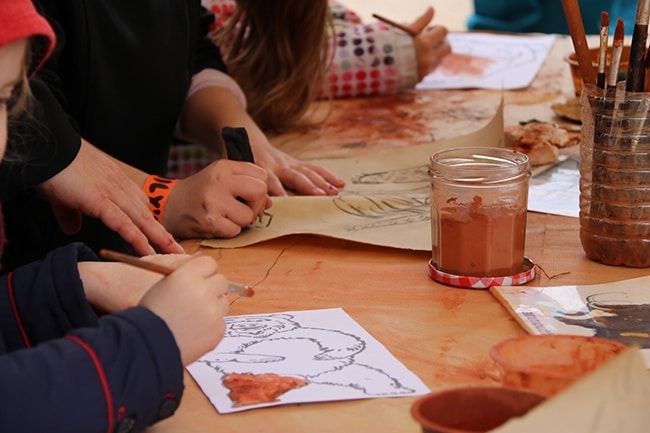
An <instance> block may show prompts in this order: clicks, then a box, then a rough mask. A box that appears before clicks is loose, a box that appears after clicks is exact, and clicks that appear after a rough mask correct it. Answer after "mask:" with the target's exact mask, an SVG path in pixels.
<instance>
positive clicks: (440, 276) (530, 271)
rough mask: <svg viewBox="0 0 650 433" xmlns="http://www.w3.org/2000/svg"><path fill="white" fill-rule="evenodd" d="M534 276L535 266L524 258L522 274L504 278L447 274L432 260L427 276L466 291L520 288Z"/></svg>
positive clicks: (535, 272) (535, 273)
mask: <svg viewBox="0 0 650 433" xmlns="http://www.w3.org/2000/svg"><path fill="white" fill-rule="evenodd" d="M536 275H537V266H535V264H534V263H533V261H532V260H530V259H529V258H528V257H524V266H523V270H522V272H520V273H518V274H515V275H508V276H505V277H471V276H462V275H453V274H448V273H446V272H442V271H441V270H439V269H438V268H437V267H436V265H435V264H434V263H433V260H429V276H430V277H431V278H433V279H434V280H435V281H437V282H439V283H442V284H447V285H449V286H456V287H465V288H468V289H489V288H490V287H492V286H520V285H522V284H526V283H527V282H529V281H531V280H533V279H534V278H535V276H536Z"/></svg>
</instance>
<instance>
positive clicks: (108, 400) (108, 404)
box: [64, 335, 114, 433]
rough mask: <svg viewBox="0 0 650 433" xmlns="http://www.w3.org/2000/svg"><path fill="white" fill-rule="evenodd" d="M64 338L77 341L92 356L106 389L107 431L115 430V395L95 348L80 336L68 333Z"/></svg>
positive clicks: (103, 387) (100, 379)
mask: <svg viewBox="0 0 650 433" xmlns="http://www.w3.org/2000/svg"><path fill="white" fill-rule="evenodd" d="M64 338H67V339H69V340H72V341H74V342H75V343H77V344H78V345H79V346H81V347H82V348H83V349H84V350H85V351H86V352H87V353H88V356H90V359H91V360H92V361H93V364H94V365H95V369H96V370H97V376H98V377H99V381H100V382H101V384H102V389H103V390H104V398H105V399H106V411H107V412H108V427H107V428H106V432H107V433H110V432H112V431H113V428H114V426H113V397H112V396H111V390H110V387H109V386H108V380H106V374H105V373H104V369H103V368H102V364H101V362H99V358H98V357H97V354H96V353H95V351H94V350H93V348H92V347H90V346H89V345H88V344H86V342H85V341H83V340H82V339H80V338H78V337H75V336H74V335H67V336H65V337H64Z"/></svg>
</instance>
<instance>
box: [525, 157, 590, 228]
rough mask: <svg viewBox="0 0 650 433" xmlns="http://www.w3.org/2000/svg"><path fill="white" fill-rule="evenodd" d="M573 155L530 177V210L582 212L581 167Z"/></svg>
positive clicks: (565, 212) (570, 214)
mask: <svg viewBox="0 0 650 433" xmlns="http://www.w3.org/2000/svg"><path fill="white" fill-rule="evenodd" d="M578 159H579V158H578V156H577V155H576V156H571V157H569V158H566V159H565V160H564V161H562V162H560V163H559V164H556V165H555V166H553V167H551V168H549V169H548V170H546V171H545V172H543V173H540V174H538V175H536V176H534V177H533V178H531V179H530V187H529V189H528V210H529V211H533V212H540V213H547V214H552V215H562V216H570V217H576V218H577V217H578V216H579V213H580V168H579V162H578Z"/></svg>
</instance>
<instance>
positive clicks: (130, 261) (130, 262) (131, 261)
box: [99, 249, 255, 297]
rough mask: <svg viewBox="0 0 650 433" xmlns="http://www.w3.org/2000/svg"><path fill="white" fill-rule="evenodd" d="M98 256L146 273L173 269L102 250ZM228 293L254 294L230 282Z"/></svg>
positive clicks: (163, 272)
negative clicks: (144, 270)
mask: <svg viewBox="0 0 650 433" xmlns="http://www.w3.org/2000/svg"><path fill="white" fill-rule="evenodd" d="M99 256H100V257H101V258H103V259H106V260H113V261H115V262H121V263H126V264H128V265H131V266H136V267H138V268H141V269H146V270H148V271H152V272H156V273H158V274H162V275H169V274H171V273H172V272H174V269H173V268H170V267H168V266H165V265H161V264H158V263H153V262H149V261H146V260H142V259H140V258H138V257H134V256H131V255H128V254H124V253H120V252H118V251H113V250H107V249H102V250H100V251H99ZM228 292H229V293H232V294H233V295H239V296H245V297H251V296H253V295H254V294H255V291H254V290H253V288H252V287H250V286H247V285H245V284H239V283H232V282H229V283H228Z"/></svg>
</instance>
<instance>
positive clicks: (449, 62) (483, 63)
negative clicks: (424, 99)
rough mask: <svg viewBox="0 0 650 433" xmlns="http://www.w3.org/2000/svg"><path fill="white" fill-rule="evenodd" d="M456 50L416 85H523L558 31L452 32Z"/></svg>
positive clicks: (531, 76) (454, 87)
mask: <svg viewBox="0 0 650 433" xmlns="http://www.w3.org/2000/svg"><path fill="white" fill-rule="evenodd" d="M448 39H449V43H450V44H451V49H452V53H451V54H450V55H448V56H446V57H445V58H444V59H443V60H442V62H441V63H440V65H439V66H438V67H437V68H436V69H435V70H434V71H433V72H432V73H430V74H429V75H427V76H426V77H424V79H423V80H422V81H421V82H420V83H418V84H417V85H416V89H469V88H479V89H497V90H498V89H522V88H525V87H528V86H529V85H530V83H532V81H533V79H534V78H535V76H536V75H537V73H538V72H539V70H540V68H541V67H542V64H543V63H544V60H545V59H546V56H548V53H549V51H550V50H551V47H552V46H553V42H554V41H555V36H554V35H503V34H493V33H478V32H468V33H450V34H449V35H448Z"/></svg>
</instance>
